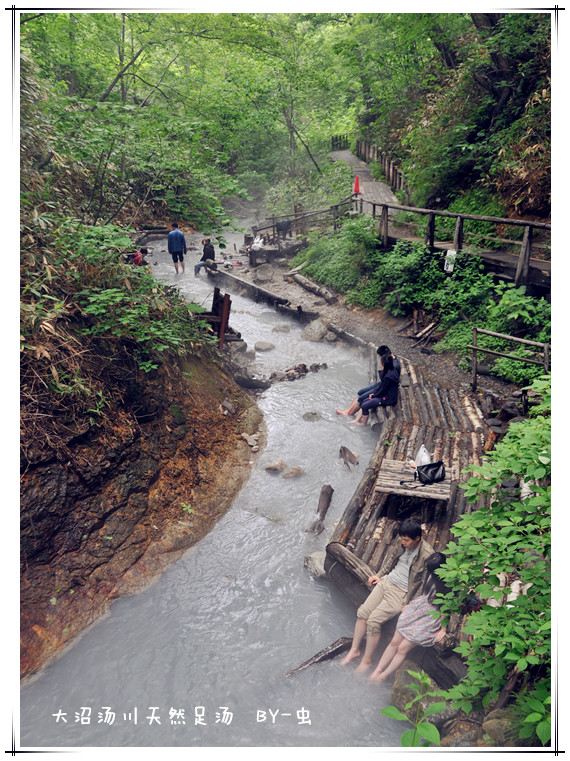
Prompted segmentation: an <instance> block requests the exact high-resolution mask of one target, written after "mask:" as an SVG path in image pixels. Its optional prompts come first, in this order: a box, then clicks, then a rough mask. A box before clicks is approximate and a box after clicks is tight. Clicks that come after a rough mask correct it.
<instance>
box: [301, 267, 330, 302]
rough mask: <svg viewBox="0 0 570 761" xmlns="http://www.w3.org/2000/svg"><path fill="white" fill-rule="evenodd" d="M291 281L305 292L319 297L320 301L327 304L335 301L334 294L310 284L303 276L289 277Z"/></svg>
mask: <svg viewBox="0 0 570 761" xmlns="http://www.w3.org/2000/svg"><path fill="white" fill-rule="evenodd" d="M291 279H292V280H294V281H295V282H296V283H298V284H299V285H300V286H301V287H302V288H304V289H305V290H306V291H310V292H311V293H314V294H316V295H317V296H320V297H321V298H322V299H324V300H325V301H326V302H327V304H332V303H333V302H335V301H336V300H337V298H338V297H337V296H336V295H335V294H334V293H331V292H330V291H327V290H326V289H325V288H321V287H320V286H318V285H315V283H313V282H311V280H309V279H308V278H306V277H303V275H297V274H295V275H291Z"/></svg>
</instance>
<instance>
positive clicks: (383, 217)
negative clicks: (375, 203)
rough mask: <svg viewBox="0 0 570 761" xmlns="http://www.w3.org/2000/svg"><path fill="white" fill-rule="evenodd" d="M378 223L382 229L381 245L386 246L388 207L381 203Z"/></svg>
mask: <svg viewBox="0 0 570 761" xmlns="http://www.w3.org/2000/svg"><path fill="white" fill-rule="evenodd" d="M380 225H381V229H382V247H383V248H388V207H387V206H386V204H382V213H381V215H380Z"/></svg>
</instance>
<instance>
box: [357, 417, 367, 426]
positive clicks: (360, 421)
mask: <svg viewBox="0 0 570 761" xmlns="http://www.w3.org/2000/svg"><path fill="white" fill-rule="evenodd" d="M356 425H368V415H361V416H360V417H359V418H358V419H357V420H356Z"/></svg>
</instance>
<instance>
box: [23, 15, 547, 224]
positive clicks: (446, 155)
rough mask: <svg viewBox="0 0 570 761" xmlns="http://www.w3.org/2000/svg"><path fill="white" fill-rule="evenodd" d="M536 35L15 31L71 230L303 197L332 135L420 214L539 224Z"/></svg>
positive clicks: (147, 24)
mask: <svg viewBox="0 0 570 761" xmlns="http://www.w3.org/2000/svg"><path fill="white" fill-rule="evenodd" d="M549 34H550V17H549V15H548V14H531V13H524V14H471V15H469V14H438V13H434V14H398V13H395V14H394V13H392V14H346V13H345V14H156V13H76V14H74V13H44V14H41V13H40V14H32V13H24V14H22V17H21V41H22V42H21V45H22V52H23V54H24V55H25V56H26V57H27V59H28V61H29V65H28V67H25V68H24V77H26V76H27V71H29V70H30V67H31V69H32V71H35V76H36V78H37V79H39V80H41V81H42V82H43V83H44V85H45V88H46V97H45V100H44V102H43V104H42V112H43V118H44V119H46V120H48V121H49V123H50V124H51V125H52V127H53V140H52V144H51V146H50V148H49V149H50V150H52V151H53V152H54V156H56V157H57V156H62V155H65V157H66V159H67V160H71V161H74V162H76V164H77V166H78V167H79V166H81V168H82V173H83V182H84V188H83V190H84V195H85V197H84V199H83V201H82V203H81V205H80V206H81V209H80V213H81V217H82V218H83V219H84V220H85V221H109V220H113V219H115V218H116V217H117V216H119V217H120V215H121V212H122V211H123V209H128V208H130V209H131V210H132V211H133V212H134V211H135V210H136V209H139V210H140V207H141V206H142V208H143V209H144V211H145V213H148V211H149V210H152V209H154V210H155V212H156V211H157V210H159V209H162V210H163V211H164V210H168V211H169V212H170V213H175V214H178V215H180V216H181V217H183V218H186V219H188V220H189V221H192V222H194V223H195V224H196V225H201V226H204V227H208V226H209V227H211V228H212V229H215V228H216V227H218V226H219V225H220V223H221V222H223V220H224V213H223V210H222V206H221V199H223V198H224V197H226V196H228V195H235V194H239V193H250V194H252V193H253V194H254V195H257V197H258V198H260V197H262V196H263V194H264V192H265V191H266V190H267V189H268V188H269V187H273V188H274V190H275V186H276V185H277V186H278V185H279V182H280V181H283V182H284V185H283V188H284V190H283V193H284V194H286V195H288V196H290V195H291V193H293V194H294V195H300V194H302V193H301V191H300V188H302V187H303V181H304V180H306V178H307V177H308V174H309V173H310V172H313V173H315V174H317V175H322V174H323V172H324V174H325V176H326V173H327V171H329V167H328V165H327V161H326V151H327V147H328V141H329V138H330V136H331V135H332V134H334V133H344V132H349V133H351V134H352V135H353V137H355V138H356V136H358V135H361V136H365V137H368V138H370V139H373V140H375V141H376V142H377V143H378V144H380V145H382V146H383V147H384V148H385V149H387V150H388V151H390V152H391V153H393V154H394V155H395V157H397V158H399V159H400V160H401V161H402V162H403V167H404V170H405V173H406V174H407V176H408V182H409V184H410V187H411V190H412V195H413V199H414V200H415V201H417V202H418V203H428V202H431V203H437V204H438V205H441V206H445V205H446V204H448V203H450V202H451V201H453V199H454V198H457V197H461V196H462V194H464V193H465V191H466V189H473V188H475V189H476V190H477V191H478V192H479V196H478V198H479V199H481V193H482V192H483V193H486V194H487V196H489V197H492V198H494V199H495V202H494V203H495V204H496V206H497V211H500V210H501V209H503V210H505V211H509V212H520V213H523V214H525V213H526V214H528V213H530V214H537V215H547V214H548V210H549V198H548V192H549V191H548V185H549V183H548V177H549V104H550V99H549V79H548V73H549V60H550V59H549ZM24 117H25V114H24ZM23 127H24V129H25V128H26V123H25V118H24V119H23ZM37 165H38V166H41V167H42V169H43V170H44V173H47V174H49V172H51V171H52V170H53V168H54V166H55V164H54V161H53V158H52V159H50V158H49V154H45V155H39V156H37ZM299 178H301V181H299ZM325 185H326V186H327V187H328V188H329V190H330V191H331V192H332V193H333V194H334V192H336V185H335V179H334V178H329V179H328V181H326V182H325ZM279 198H280V195H279V192H277V193H274V194H273V198H272V199H271V200H272V202H273V203H277V205H278V203H279ZM297 200H300V199H299V198H289V197H288V198H287V206H288V208H290V207H291V206H292V203H294V202H295V201H297ZM465 203H466V204H467V205H469V203H470V199H469V196H468V197H467V198H466V199H465ZM471 210H472V209H471Z"/></svg>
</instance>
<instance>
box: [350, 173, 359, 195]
mask: <svg viewBox="0 0 570 761" xmlns="http://www.w3.org/2000/svg"><path fill="white" fill-rule="evenodd" d="M352 192H353V193H355V194H356V195H358V194H359V193H360V180H359V179H358V175H356V176H355V178H354V187H353V189H352Z"/></svg>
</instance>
